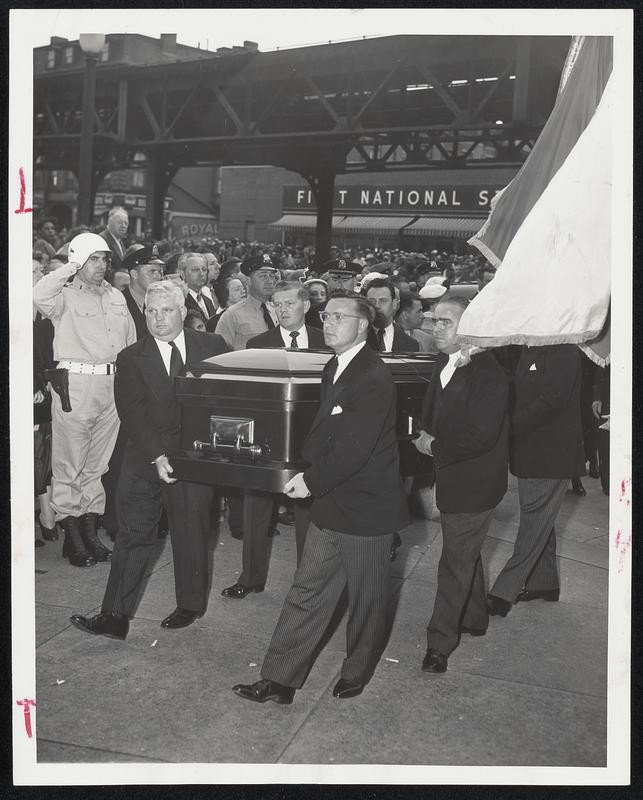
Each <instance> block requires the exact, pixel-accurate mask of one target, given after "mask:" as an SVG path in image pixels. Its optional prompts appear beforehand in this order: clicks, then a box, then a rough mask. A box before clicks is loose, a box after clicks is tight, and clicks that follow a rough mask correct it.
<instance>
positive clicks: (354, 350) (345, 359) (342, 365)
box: [333, 341, 366, 383]
mask: <svg viewBox="0 0 643 800" xmlns="http://www.w3.org/2000/svg"><path fill="white" fill-rule="evenodd" d="M365 344H366V342H365V341H364V342H360V343H359V344H355V345H353V347H351V348H350V349H349V350H345V351H344V352H343V353H342V354H341V355H339V356H337V372H335V377H334V379H333V383H337V378H339V376H340V375H341V374H342V372H343V371H344V370H345V369H346V367H347V366H348V365H349V364H350V363H351V361H352V360H353V359H354V358H355V356H356V355H357V354H358V353H359V351H360V350H361V349H362V347H364V346H365Z"/></svg>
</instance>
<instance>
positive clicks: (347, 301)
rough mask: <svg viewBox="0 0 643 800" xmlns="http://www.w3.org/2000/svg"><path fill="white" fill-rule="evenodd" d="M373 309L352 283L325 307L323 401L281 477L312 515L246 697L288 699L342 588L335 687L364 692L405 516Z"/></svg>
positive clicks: (388, 383) (388, 379)
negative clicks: (343, 621)
mask: <svg viewBox="0 0 643 800" xmlns="http://www.w3.org/2000/svg"><path fill="white" fill-rule="evenodd" d="M373 316H374V313H373V309H372V306H371V305H370V304H369V303H368V301H367V300H366V299H365V298H364V297H362V296H360V295H357V294H355V293H353V292H346V293H337V294H335V295H334V296H332V297H331V298H330V299H329V301H328V303H327V305H326V309H325V310H324V311H322V312H321V317H322V320H323V324H324V339H325V341H326V344H327V345H328V346H329V347H330V348H331V349H332V350H334V351H335V354H336V355H335V357H334V358H331V359H330V361H329V362H328V363H327V364H326V366H325V368H324V371H323V373H322V383H321V403H320V408H319V411H318V413H317V415H316V417H315V419H314V420H313V423H312V426H311V429H310V431H309V433H308V437H307V438H306V441H305V442H304V445H303V448H302V455H303V457H304V459H306V461H308V462H309V464H310V466H309V467H308V468H307V469H306V470H304V472H300V473H298V474H297V475H295V476H294V477H293V478H292V479H291V480H290V481H289V482H288V483H287V484H286V493H287V494H288V495H289V496H290V497H292V498H295V499H296V498H306V497H311V496H312V498H313V499H312V506H311V511H310V520H311V522H310V526H309V528H308V533H307V535H306V544H305V546H304V552H303V556H302V559H301V562H300V564H299V567H298V568H297V571H296V573H295V577H294V581H293V585H292V586H291V588H290V591H289V592H288V595H287V597H286V600H285V602H284V606H283V609H282V612H281V616H280V617H279V621H278V622H277V627H276V628H275V631H274V633H273V636H272V641H271V642H270V646H269V648H268V652H267V654H266V657H265V659H264V662H263V665H262V668H261V680H259V681H257V682H256V683H253V684H238V685H237V686H235V687H234V689H233V691H234V692H235V694H237V695H238V696H239V697H242V698H244V699H246V700H252V701H253V702H257V703H265V702H266V701H268V700H272V701H273V702H275V703H279V704H289V703H292V701H293V698H294V694H295V690H296V689H299V688H300V687H301V686H302V684H303V683H304V680H305V678H306V675H307V674H308V671H309V669H310V666H311V664H312V662H313V659H314V657H315V654H316V650H317V648H318V645H319V642H320V640H321V638H322V636H323V634H324V632H325V631H326V629H327V627H328V624H329V622H330V620H331V618H332V616H333V613H334V611H335V609H336V607H337V604H338V603H339V600H340V598H341V596H342V594H343V592H344V590H345V589H346V588H347V589H348V623H347V629H346V658H345V659H344V662H343V664H342V669H341V677H340V680H339V681H338V682H337V684H336V685H335V688H334V689H333V696H334V697H337V698H342V699H345V698H350V697H356V696H357V695H359V694H361V693H362V691H363V690H364V687H365V685H366V684H367V683H368V681H369V680H370V677H371V675H372V673H373V671H374V669H375V666H376V664H377V660H378V658H379V654H380V650H381V647H382V643H383V640H384V635H385V628H386V610H387V600H388V579H389V570H390V560H389V553H390V549H391V543H392V541H393V534H394V532H396V531H398V530H399V529H400V528H403V527H404V526H405V525H407V524H408V522H409V517H408V508H407V505H406V499H405V496H404V491H403V487H402V481H401V478H400V474H399V463H398V448H397V439H396V433H395V414H396V390H395V384H394V381H393V377H392V375H391V372H390V370H389V369H388V368H387V367H386V366H385V365H384V363H383V362H382V360H381V358H380V357H379V356H378V355H377V353H375V352H374V351H373V350H372V349H371V348H370V347H368V346H367V344H366V336H367V334H368V329H369V326H370V325H371V323H372V321H373Z"/></svg>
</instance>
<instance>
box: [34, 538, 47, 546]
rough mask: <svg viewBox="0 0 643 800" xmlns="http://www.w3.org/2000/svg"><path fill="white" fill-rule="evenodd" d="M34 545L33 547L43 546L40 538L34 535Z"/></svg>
mask: <svg viewBox="0 0 643 800" xmlns="http://www.w3.org/2000/svg"><path fill="white" fill-rule="evenodd" d="M34 546H35V547H44V546H45V543H44V542H43V540H42V539H38V537H36V538H35V540H34Z"/></svg>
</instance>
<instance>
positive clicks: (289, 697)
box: [232, 678, 295, 706]
mask: <svg viewBox="0 0 643 800" xmlns="http://www.w3.org/2000/svg"><path fill="white" fill-rule="evenodd" d="M232 691H233V692H234V693H235V694H236V695H238V696H239V697H243V699H244V700H252V702H253V703H266V702H268V700H272V701H273V703H278V704H279V705H282V706H287V705H290V704H291V703H292V701H293V697H294V696H295V690H294V689H293V688H292V686H282V685H281V684H280V683H276V682H275V681H268V680H266V679H265V678H262V679H261V680H260V681H257V682H256V683H238V684H237V685H236V686H233V687H232Z"/></svg>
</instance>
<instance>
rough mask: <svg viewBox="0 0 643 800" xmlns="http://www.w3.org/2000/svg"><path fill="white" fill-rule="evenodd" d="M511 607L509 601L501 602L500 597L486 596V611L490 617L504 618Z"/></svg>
mask: <svg viewBox="0 0 643 800" xmlns="http://www.w3.org/2000/svg"><path fill="white" fill-rule="evenodd" d="M511 606H512V603H510V602H509V600H503V599H502V597H496V596H495V595H493V594H488V595H487V611H488V612H489V616H490V617H506V616H507V614H508V613H509V612H510V611H511Z"/></svg>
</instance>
